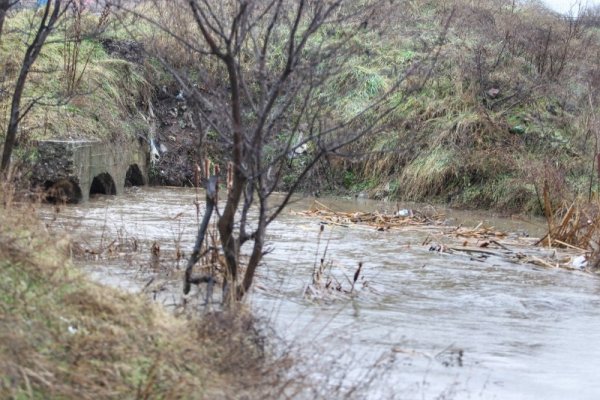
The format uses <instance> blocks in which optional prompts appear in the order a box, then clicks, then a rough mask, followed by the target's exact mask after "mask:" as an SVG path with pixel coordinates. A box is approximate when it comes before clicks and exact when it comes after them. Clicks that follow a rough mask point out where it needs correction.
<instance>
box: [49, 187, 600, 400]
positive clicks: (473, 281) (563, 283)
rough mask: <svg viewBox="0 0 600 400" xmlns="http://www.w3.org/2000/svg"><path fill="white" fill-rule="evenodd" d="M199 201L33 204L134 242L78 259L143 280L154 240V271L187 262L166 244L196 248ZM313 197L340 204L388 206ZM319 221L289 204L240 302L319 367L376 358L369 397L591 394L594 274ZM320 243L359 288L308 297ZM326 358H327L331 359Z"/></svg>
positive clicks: (102, 240) (359, 365) (508, 225)
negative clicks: (125, 248)
mask: <svg viewBox="0 0 600 400" xmlns="http://www.w3.org/2000/svg"><path fill="white" fill-rule="evenodd" d="M194 199H195V192H194V191H193V190H191V189H172V188H141V189H139V190H135V191H130V192H128V193H126V194H125V195H123V196H118V197H97V198H93V199H92V200H91V201H90V202H89V203H86V204H82V205H77V206H69V207H65V208H62V209H61V210H60V212H58V214H55V213H54V212H53V208H52V207H49V206H48V207H47V208H44V209H43V210H42V212H43V214H44V218H45V219H46V220H47V221H48V224H49V225H51V226H52V227H53V229H60V228H63V227H64V228H65V229H66V230H67V231H69V232H72V233H71V234H72V235H73V236H74V237H77V239H78V240H80V241H82V242H83V243H84V246H88V248H95V247H99V246H106V245H107V244H110V243H114V242H115V241H117V242H119V243H128V245H129V246H130V247H134V248H135V249H136V252H137V253H139V254H140V256H135V255H134V256H131V255H127V254H122V255H121V256H115V257H109V258H106V257H98V259H97V260H95V259H94V257H88V260H86V261H85V262H83V261H82V262H81V264H82V266H83V267H84V268H85V269H86V270H87V271H89V273H90V274H91V275H92V277H94V278H95V279H97V280H99V281H101V282H103V283H106V284H109V285H113V286H119V287H122V288H124V289H126V290H131V291H139V290H141V288H142V287H143V286H144V285H145V284H146V283H147V282H149V280H150V279H152V277H153V275H156V274H157V273H158V272H157V269H156V265H154V267H152V266H151V265H150V264H151V262H150V261H149V254H150V248H151V246H152V244H153V243H157V244H158V245H159V246H160V249H161V260H160V267H159V269H160V271H161V273H163V274H165V273H166V274H167V275H168V274H169V273H170V272H169V271H171V272H173V271H176V270H177V267H178V265H179V266H180V267H183V265H184V262H185V261H184V260H180V261H179V262H178V261H177V260H176V257H175V256H174V254H175V253H176V249H177V248H178V247H179V248H180V249H181V250H183V251H184V252H185V253H189V251H190V250H191V248H192V246H193V242H194V238H195V234H196V229H197V222H196V221H197V216H196V209H195V206H194V205H193V202H194ZM320 201H322V202H323V203H324V204H326V205H328V206H330V207H333V208H336V209H340V210H341V209H346V210H357V209H362V210H372V209H380V210H382V211H383V210H384V209H385V208H386V207H388V208H390V209H392V208H393V207H395V205H392V204H387V203H377V202H368V201H361V202H356V201H354V200H346V201H345V200H339V199H338V200H333V199H332V200H327V199H325V200H323V199H320ZM310 205H311V200H309V199H305V200H300V201H298V202H296V203H294V204H293V205H292V206H291V209H296V210H302V209H306V208H308V207H310ZM449 216H450V217H451V218H452V223H453V224H459V223H464V224H467V225H468V224H470V225H475V224H477V223H478V222H480V221H484V222H487V223H488V224H494V225H496V226H497V227H499V228H501V229H507V230H511V231H528V232H530V233H531V234H532V235H538V234H539V233H540V232H541V230H542V228H541V227H540V222H539V221H537V222H519V221H512V220H502V219H491V218H490V217H489V216H486V215H484V214H475V213H458V212H453V213H449ZM486 220H487V221H486ZM318 232H319V221H317V220H315V219H312V218H308V217H303V216H298V215H293V214H291V213H285V212H284V213H283V215H282V216H281V218H279V219H278V220H277V221H276V222H274V223H273V224H272V226H271V227H270V229H269V235H268V245H269V249H270V250H271V251H270V253H269V254H268V255H267V257H266V258H265V261H264V265H263V266H262V267H261V269H260V271H259V277H258V279H257V287H256V289H255V290H254V292H253V293H252V295H251V296H250V299H249V302H250V303H251V304H252V306H253V309H254V310H255V312H256V313H258V314H261V315H264V316H266V317H268V319H269V320H270V323H271V325H272V327H273V328H274V330H275V332H276V333H277V334H278V335H279V336H282V337H283V338H284V339H286V340H287V341H288V342H290V343H294V344H295V347H296V348H299V349H304V350H305V351H306V353H307V355H308V356H307V357H312V360H313V361H315V360H316V361H317V362H319V359H318V357H322V360H323V361H322V365H323V366H325V370H324V371H329V373H330V374H331V375H335V376H337V377H339V379H340V380H343V379H360V378H358V377H360V376H364V375H363V374H365V375H366V376H368V373H369V371H373V369H372V365H373V364H374V363H378V362H379V365H380V369H379V370H377V371H378V372H377V374H378V375H380V376H378V378H379V379H376V380H375V381H374V383H373V385H372V387H371V389H370V391H369V397H371V398H390V397H391V398H402V399H404V398H406V399H412V398H415V399H433V398H458V399H557V400H558V399H582V400H584V399H590V400H592V399H594V400H595V399H599V398H600V380H599V379H597V378H598V374H599V373H600V280H599V279H598V278H597V277H594V276H590V275H587V274H585V273H581V272H572V271H564V270H558V269H541V268H537V267H534V266H532V265H524V264H515V263H510V262H506V261H503V260H502V259H497V260H495V259H493V258H492V259H488V260H486V261H485V262H481V260H478V259H475V258H471V257H468V256H457V255H449V254H443V253H438V252H430V251H429V246H424V245H422V242H423V241H424V239H425V237H426V236H427V233H426V232H424V231H386V232H378V231H375V230H374V229H367V228H364V227H362V228H361V227H339V226H332V225H328V226H326V228H325V231H324V232H323V234H322V237H321V240H320V242H318V240H317V237H318ZM326 247H327V251H326V255H325V258H326V260H327V262H330V263H331V265H332V269H333V270H335V271H336V273H337V274H338V279H339V280H340V282H341V283H342V284H343V285H346V286H348V285H349V284H348V282H346V281H344V279H345V278H344V277H345V276H347V277H352V274H353V273H354V270H355V269H356V266H357V264H358V262H362V263H363V270H362V280H361V281H360V283H361V285H360V290H357V293H356V294H355V295H353V296H346V297H342V298H340V299H338V300H336V301H328V302H315V301H309V300H307V299H305V298H304V296H303V292H304V289H305V287H306V285H307V284H308V283H310V281H311V276H312V271H313V267H314V264H315V259H317V258H321V257H322V256H323V254H324V250H325V248H326ZM115 251H116V252H118V251H119V249H117V250H115ZM165 271H166V272H165ZM172 276H173V281H172V282H170V283H167V284H165V285H163V286H162V287H161V288H162V290H161V291H160V296H157V298H159V299H160V301H162V302H164V303H165V304H167V305H169V304H175V303H178V302H179V301H180V298H181V295H180V291H181V284H180V280H179V276H180V275H177V274H176V273H175V272H173V274H172ZM175 277H176V278H175ZM167 282H168V278H167ZM157 291H158V289H157ZM332 360H334V361H332ZM330 362H334V363H335V367H334V366H333V365H334V364H331V365H332V366H331V367H327V366H326V365H327V363H330ZM381 365H383V367H381ZM336 368H337V369H336ZM444 396H445V397H444ZM335 397H336V396H335V395H332V398H335Z"/></svg>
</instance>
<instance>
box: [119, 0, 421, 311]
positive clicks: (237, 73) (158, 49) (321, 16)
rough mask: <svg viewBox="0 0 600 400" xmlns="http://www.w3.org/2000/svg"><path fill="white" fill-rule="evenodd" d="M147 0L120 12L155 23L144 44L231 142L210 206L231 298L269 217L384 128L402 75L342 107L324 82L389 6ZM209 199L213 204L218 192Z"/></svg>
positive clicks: (243, 283) (301, 0)
mask: <svg viewBox="0 0 600 400" xmlns="http://www.w3.org/2000/svg"><path fill="white" fill-rule="evenodd" d="M152 3H153V4H154V7H155V8H154V10H153V11H152V12H150V13H148V12H147V10H146V11H136V10H137V9H135V8H127V7H126V6H125V5H124V3H121V4H120V9H121V10H125V11H126V12H128V13H130V14H135V15H136V16H137V17H138V18H141V19H142V20H144V21H145V22H146V23H149V24H152V25H153V26H154V27H155V28H156V32H157V33H156V37H154V38H153V40H151V41H150V46H152V45H153V44H154V48H149V49H148V51H152V52H153V55H154V56H155V57H158V58H159V59H160V60H161V61H162V63H163V65H164V66H165V68H167V69H168V70H169V71H170V72H171V73H172V74H173V76H174V77H175V79H176V80H177V81H178V82H179V84H180V86H181V88H182V93H184V94H185V96H186V97H187V101H188V103H193V104H194V105H195V106H196V108H197V110H198V114H199V120H200V122H201V124H199V125H201V126H202V127H201V128H200V129H201V130H204V131H206V130H211V131H213V132H217V134H218V135H219V136H220V138H221V140H223V141H225V142H226V143H228V145H229V150H230V160H231V162H230V165H229V174H228V176H229V179H228V191H227V197H226V199H225V201H224V206H223V207H222V208H220V207H218V206H216V207H215V212H216V214H217V220H218V222H217V227H218V233H219V238H220V242H221V250H222V252H223V255H224V258H225V260H226V265H227V273H226V279H225V281H226V282H225V293H229V295H230V297H229V298H230V300H231V299H237V300H239V299H241V298H242V297H243V296H244V294H245V293H247V292H248V290H249V289H250V287H251V285H252V282H253V279H254V276H255V272H256V269H257V267H258V266H259V264H260V263H261V260H262V258H263V256H264V255H265V242H266V237H265V235H266V231H267V227H268V225H269V224H271V223H272V222H273V221H274V220H275V219H276V218H277V216H278V215H279V214H280V213H281V212H282V210H283V209H284V208H285V206H286V205H287V204H288V203H289V201H290V199H291V197H292V195H293V194H294V193H295V191H296V190H297V189H298V188H299V185H300V184H301V182H302V180H303V179H304V178H305V177H306V175H307V174H308V173H309V172H310V171H311V169H312V168H313V167H314V166H315V165H316V164H317V162H319V160H321V159H322V158H324V157H326V156H330V155H335V154H338V152H339V151H340V149H342V148H344V146H347V145H348V144H350V143H353V142H355V141H357V140H358V139H359V138H361V137H362V136H364V135H365V134H366V133H369V132H375V131H377V130H381V129H383V125H382V124H381V121H382V119H383V118H384V116H385V115H386V114H387V113H389V112H390V111H391V110H392V109H394V107H396V106H397V105H398V103H397V102H392V101H391V99H392V94H394V93H396V92H397V91H398V90H399V88H400V85H401V82H402V80H403V79H402V78H403V77H404V76H405V75H406V73H407V72H406V71H405V72H404V73H402V74H401V75H400V76H396V77H392V79H393V82H394V83H393V84H392V85H390V86H389V87H387V89H386V90H383V91H382V92H381V93H378V94H377V95H376V96H374V97H373V98H372V99H370V101H369V102H368V104H365V105H364V107H362V108H361V109H360V110H355V111H353V112H351V113H345V112H340V111H339V110H336V109H334V107H333V101H332V97H334V96H336V95H337V94H336V93H335V92H334V91H333V90H331V88H333V87H335V85H333V84H332V83H333V82H334V81H335V80H336V79H338V78H339V77H340V74H341V72H342V71H343V70H344V67H345V66H346V64H347V63H348V62H349V60H350V59H351V57H353V56H355V54H354V52H355V50H356V40H358V39H357V38H358V37H359V36H360V35H361V34H364V33H366V32H370V30H374V29H376V28H374V26H375V27H376V26H377V23H378V20H377V19H378V18H381V15H385V11H384V10H385V9H383V8H381V7H384V5H385V4H384V2H377V1H356V0H355V1H345V0H318V1H316V0H298V1H291V0H268V1H259V0H225V1H210V0H189V1H183V0H182V1H177V2H166V1H161V0H154V1H153V2H152ZM386 3H387V2H386ZM382 10H383V11H382ZM150 15H160V16H161V17H159V18H153V17H151V16H150ZM378 15H379V17H377V16H378ZM159 38H160V39H159ZM183 58H186V59H188V60H197V61H196V62H195V63H194V64H193V66H192V67H189V68H183V69H182V68H176V67H175V66H176V65H179V64H181V59H183ZM415 70H416V69H413V70H411V71H415ZM421 72H422V73H423V76H426V75H427V74H426V73H424V72H423V71H421ZM300 152H302V153H305V157H304V164H303V166H302V168H301V169H300V171H299V173H297V174H296V175H295V176H293V177H292V180H291V182H287V183H288V187H289V190H288V191H287V192H286V193H285V195H284V196H283V198H277V201H275V196H273V194H274V192H275V190H276V188H278V187H279V186H280V184H281V181H282V179H283V177H284V175H285V174H286V169H287V168H288V166H289V164H290V160H291V159H292V158H293V157H295V156H296V155H297V154H298V153H300ZM288 178H289V176H288ZM209 182H214V179H213V180H209ZM207 196H208V197H209V198H207V202H208V203H211V207H210V210H211V212H212V209H213V205H212V203H213V201H214V200H215V197H216V195H215V194H214V189H211V190H209V194H208V195H207ZM205 234H206V224H205V223H203V224H202V227H201V229H200V231H199V237H198V240H197V242H196V243H197V246H196V248H195V249H194V256H193V257H192V258H191V259H190V262H189V263H188V271H187V273H186V282H185V286H184V291H185V292H186V293H187V292H188V291H189V289H190V283H195V282H205V281H206V280H205V279H203V278H202V277H196V278H194V277H193V275H192V274H191V268H192V267H193V265H194V263H195V262H196V261H197V257H198V254H199V252H200V246H201V245H202V243H203V239H204V235H205ZM247 243H252V246H251V250H250V251H249V255H248V258H247V259H245V261H244V263H245V271H244V273H243V277H242V276H240V267H241V266H242V263H243V262H242V258H241V254H242V251H241V249H242V247H243V246H244V245H246V244H247ZM230 288H234V290H228V289H230Z"/></svg>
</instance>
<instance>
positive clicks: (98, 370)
mask: <svg viewBox="0 0 600 400" xmlns="http://www.w3.org/2000/svg"><path fill="white" fill-rule="evenodd" d="M36 213H37V211H36V209H35V206H34V205H31V204H27V205H20V206H17V205H13V206H10V207H6V208H5V207H3V208H1V209H0V221H1V224H0V267H1V270H2V279H0V293H1V295H0V370H2V373H3V376H2V379H0V397H2V398H45V399H49V398H80V399H91V398H94V399H103V398H194V399H202V398H206V399H214V398H239V397H240V396H244V395H247V396H250V398H257V397H261V396H270V395H269V393H270V394H271V395H273V394H274V393H277V391H278V390H280V389H281V387H282V385H283V378H282V376H281V374H282V373H284V372H285V368H284V365H285V362H286V361H285V360H284V359H273V357H272V354H270V353H269V350H268V348H267V347H265V346H267V344H266V343H267V341H268V340H267V338H266V337H265V336H264V335H265V334H264V333H262V332H261V331H260V329H259V327H258V325H257V324H258V322H257V321H256V320H255V319H254V317H252V316H251V315H250V314H248V313H247V312H242V313H236V314H235V315H229V314H227V313H215V314H206V315H203V316H202V318H199V317H198V316H193V315H192V316H189V315H188V316H187V317H186V314H185V313H184V314H183V315H180V316H179V317H177V316H175V315H174V314H172V313H170V312H167V311H166V310H164V309H163V308H162V307H161V306H159V305H157V304H153V303H150V302H149V301H148V300H147V299H146V298H145V297H144V296H142V295H135V294H128V293H126V292H123V291H120V290H117V289H113V288H110V287H107V286H102V285H99V284H95V283H93V282H91V281H89V280H88V278H87V277H86V275H85V274H82V272H81V271H79V270H77V269H76V268H74V267H73V266H72V263H71V259H70V253H71V250H72V249H71V245H72V242H71V239H70V238H69V236H68V235H66V234H61V233H56V232H54V233H50V232H49V231H48V230H47V229H46V227H45V225H44V224H43V223H41V222H40V221H39V220H37V218H36V217H35V215H36ZM225 330H226V331H227V334H226V335H225V334H224V331H225ZM275 365H277V366H278V368H274V366H275ZM267 370H268V371H269V372H268V373H267ZM288 383H289V382H288Z"/></svg>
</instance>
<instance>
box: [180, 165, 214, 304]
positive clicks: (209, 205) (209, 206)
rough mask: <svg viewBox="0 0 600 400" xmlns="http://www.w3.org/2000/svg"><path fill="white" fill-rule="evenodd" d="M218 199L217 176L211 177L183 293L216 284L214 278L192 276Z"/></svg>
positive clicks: (207, 185) (187, 268) (207, 184)
mask: <svg viewBox="0 0 600 400" xmlns="http://www.w3.org/2000/svg"><path fill="white" fill-rule="evenodd" d="M216 198H217V176H216V175H213V176H211V177H210V178H209V179H208V181H207V183H206V210H205V211H204V217H203V218H202V224H200V228H199V229H198V235H197V236H196V243H195V244H194V250H193V251H192V254H191V256H190V258H189V260H188V262H187V266H186V268H185V277H184V281H183V293H184V294H188V293H189V292H190V289H191V285H192V284H195V285H198V284H200V283H208V284H209V285H211V284H212V283H213V282H214V278H213V277H212V276H208V275H202V276H192V270H193V268H194V265H196V263H197V262H198V260H199V259H200V251H201V249H202V243H203V242H204V237H205V236H206V230H207V229H208V224H209V223H210V219H211V217H212V213H213V211H214V208H215V202H216V201H215V200H216Z"/></svg>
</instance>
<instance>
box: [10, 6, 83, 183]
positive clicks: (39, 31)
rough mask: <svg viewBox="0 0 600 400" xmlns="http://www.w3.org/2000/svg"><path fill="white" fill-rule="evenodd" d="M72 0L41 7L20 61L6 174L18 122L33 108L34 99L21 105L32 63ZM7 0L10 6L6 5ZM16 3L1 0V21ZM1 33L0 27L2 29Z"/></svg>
mask: <svg viewBox="0 0 600 400" xmlns="http://www.w3.org/2000/svg"><path fill="white" fill-rule="evenodd" d="M72 1H73V0H49V1H48V2H47V3H46V4H45V5H44V6H43V9H42V10H41V18H40V19H39V22H38V23H37V26H36V28H35V29H36V31H35V35H33V39H32V40H31V42H30V43H29V45H28V46H27V50H26V51H25V56H24V57H23V61H22V62H21V67H20V70H19V74H18V77H17V80H16V83H15V85H14V87H13V90H12V100H11V107H10V116H9V121H8V125H7V128H6V132H5V137H4V149H3V152H2V161H1V162H0V174H3V175H4V174H6V172H7V171H8V169H9V166H10V159H11V155H12V152H13V149H14V146H15V142H16V139H17V132H18V129H19V123H20V122H21V120H22V119H23V117H24V116H25V115H26V114H27V113H28V112H29V111H30V110H31V108H32V107H33V106H34V104H35V102H31V103H29V104H28V105H27V107H26V108H25V109H22V108H21V100H22V97H23V91H24V89H25V84H26V82H27V77H28V75H29V72H30V71H31V68H32V66H33V64H34V63H35V61H36V59H37V58H38V56H39V55H40V52H41V51H42V48H43V46H44V43H45V42H46V39H47V38H48V36H49V35H50V34H51V33H52V31H53V30H54V29H55V28H56V27H57V25H58V23H59V21H60V19H61V17H62V16H63V15H64V13H65V12H66V10H67V9H68V7H69V6H70V5H71V3H72ZM5 3H6V5H7V6H8V7H6V8H4V10H5V11H2V10H3V8H2V7H3V5H4V4H5ZM11 5H14V2H12V1H8V2H7V1H6V0H0V22H1V23H3V21H4V16H5V12H6V10H8V8H10V6H11ZM0 33H1V30H0Z"/></svg>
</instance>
